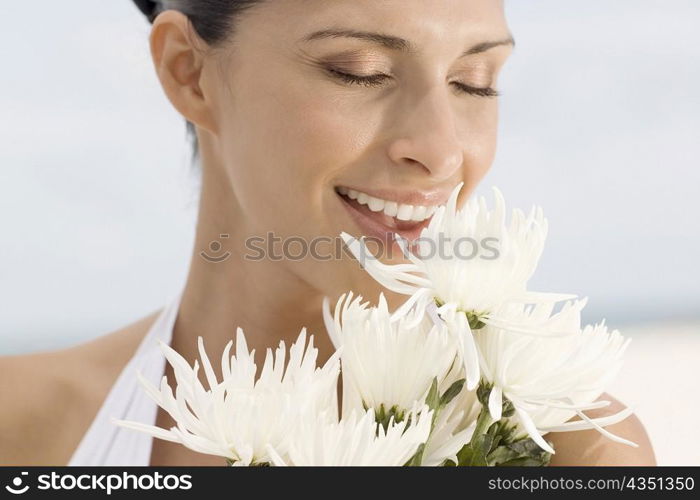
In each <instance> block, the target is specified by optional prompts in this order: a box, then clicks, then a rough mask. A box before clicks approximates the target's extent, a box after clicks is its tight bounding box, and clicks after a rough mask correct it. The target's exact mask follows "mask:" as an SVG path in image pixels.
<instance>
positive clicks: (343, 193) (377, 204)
mask: <svg viewBox="0 0 700 500" xmlns="http://www.w3.org/2000/svg"><path fill="white" fill-rule="evenodd" d="M335 192H336V194H337V195H338V197H339V198H340V200H341V201H342V202H343V205H344V206H345V207H346V209H347V210H348V212H349V213H350V216H351V217H352V218H353V220H354V221H355V223H356V224H357V225H358V226H360V229H361V230H362V233H363V234H364V235H366V236H372V237H375V238H379V239H380V240H382V241H384V242H387V243H388V242H390V241H392V240H393V239H394V238H393V235H394V234H395V233H398V234H399V235H400V236H401V237H403V238H405V239H407V240H409V241H414V240H416V239H417V238H418V237H419V236H420V234H421V232H422V231H423V229H425V228H426V227H427V226H428V224H429V223H430V220H431V218H432V216H433V214H434V213H435V212H436V210H437V209H438V207H439V206H440V205H409V204H405V203H398V202H397V201H392V200H386V199H382V198H377V197H375V196H371V195H369V194H367V193H364V192H362V191H358V190H354V189H350V188H347V187H344V186H338V187H336V188H335Z"/></svg>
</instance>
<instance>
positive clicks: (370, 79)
mask: <svg viewBox="0 0 700 500" xmlns="http://www.w3.org/2000/svg"><path fill="white" fill-rule="evenodd" d="M328 71H329V72H330V73H331V74H332V75H333V76H335V77H337V78H338V79H340V80H342V81H344V82H345V83H350V84H353V85H363V86H365V87H377V86H379V85H381V84H382V82H383V81H384V80H386V79H387V78H391V77H390V76H389V75H385V74H382V73H380V74H377V75H369V76H358V75H352V74H350V73H344V72H342V71H338V70H337V69H332V68H328ZM452 83H454V84H455V86H456V87H457V89H458V90H459V91H460V92H462V93H465V94H469V95H474V96H477V97H498V96H500V95H501V93H500V92H499V91H497V90H496V89H493V88H491V87H486V88H480V87H472V86H470V85H465V84H464V83H461V82H452Z"/></svg>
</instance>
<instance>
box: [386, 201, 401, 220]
mask: <svg viewBox="0 0 700 500" xmlns="http://www.w3.org/2000/svg"><path fill="white" fill-rule="evenodd" d="M384 213H385V214H387V215H388V216H389V217H396V214H397V213H399V205H398V203H396V202H395V201H387V202H386V203H385V204H384Z"/></svg>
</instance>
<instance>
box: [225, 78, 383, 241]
mask: <svg viewBox="0 0 700 500" xmlns="http://www.w3.org/2000/svg"><path fill="white" fill-rule="evenodd" d="M223 124H224V125H223V127H222V136H223V141H222V149H223V156H224V161H225V163H226V168H227V169H228V170H229V173H230V177H231V182H232V185H233V189H234V194H235V196H236V198H237V199H238V202H239V204H240V205H241V207H242V209H243V211H244V215H245V216H246V217H248V214H250V213H251V212H253V211H254V212H255V213H254V214H252V215H251V217H253V218H254V219H256V220H257V221H258V223H259V225H260V226H261V227H264V228H265V230H267V228H278V230H285V229H286V230H288V229H289V228H290V227H294V228H295V231H296V232H297V233H299V232H305V231H304V229H303V228H304V227H307V226H308V229H309V232H311V231H312V230H316V231H318V230H319V229H320V228H318V224H319V223H320V221H321V219H322V212H323V207H324V203H327V199H324V197H326V198H327V197H329V196H330V195H331V194H332V189H331V186H330V179H332V178H334V176H336V175H337V173H338V172H339V171H342V170H343V169H344V168H346V167H347V165H351V164H353V162H355V161H357V158H358V157H359V155H360V154H361V151H362V150H363V149H364V147H365V146H366V144H367V143H368V142H369V137H370V135H371V132H369V129H370V127H367V126H366V125H367V124H366V121H363V120H358V119H355V118H353V117H352V115H349V114H348V110H347V109H344V106H343V101H342V100H340V99H337V98H334V96H332V95H328V94H326V95H323V94H319V93H314V92H312V91H311V90H309V89H307V88H292V89H290V88H280V87H273V86H269V87H265V86H258V87H256V88H251V89H249V90H247V91H244V92H241V93H239V94H238V98H237V99H235V102H234V103H232V104H231V106H230V109H228V110H227V111H226V113H225V115H224V119H223ZM251 222H252V219H251Z"/></svg>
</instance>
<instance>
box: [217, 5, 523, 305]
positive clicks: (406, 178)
mask: <svg viewBox="0 0 700 500" xmlns="http://www.w3.org/2000/svg"><path fill="white" fill-rule="evenodd" d="M239 19H240V20H239V22H238V24H237V29H236V32H235V34H234V35H233V36H232V37H231V40H230V47H227V50H223V51H221V54H223V55H219V56H218V57H219V58H220V59H221V61H220V63H221V62H223V64H222V65H221V68H223V74H222V75H221V79H220V83H221V85H220V88H219V90H218V91H217V92H216V93H215V99H216V100H217V102H216V103H215V106H214V108H215V110H216V111H215V113H216V115H215V120H216V123H217V132H216V135H215V138H214V141H215V148H214V150H215V151H216V154H217V155H220V157H219V158H218V161H217V163H219V164H220V165H222V168H224V169H225V170H226V172H225V174H226V179H227V181H226V182H230V188H231V192H232V193H233V196H234V197H235V204H234V205H235V206H236V207H238V208H237V210H240V213H238V214H235V217H236V221H237V224H238V226H237V227H239V228H241V227H244V228H245V234H247V235H249V236H261V237H264V238H266V240H267V239H269V237H270V234H274V237H275V238H278V239H279V240H278V241H280V242H284V241H285V240H287V241H289V242H290V244H289V245H287V248H288V250H289V251H290V252H291V253H292V255H291V259H284V260H282V261H275V262H272V265H284V266H285V268H286V269H289V270H292V272H294V273H295V274H297V275H298V276H301V277H303V279H304V280H305V281H307V282H309V283H310V284H311V285H312V286H313V287H315V288H316V289H319V290H321V291H323V292H324V293H328V294H337V293H340V292H344V291H346V290H348V289H354V290H356V291H358V292H360V293H364V294H365V295H366V296H367V295H368V294H370V295H376V292H377V291H378V290H379V289H378V288H377V286H376V284H374V282H373V281H372V280H371V278H369V277H368V276H367V275H366V274H365V273H364V272H363V271H361V270H360V268H359V266H358V265H357V262H356V261H355V260H354V259H352V258H349V257H347V255H346V256H345V257H344V258H342V255H339V254H338V252H337V251H336V250H335V249H336V248H338V246H339V244H338V241H336V240H337V238H338V236H339V234H340V233H341V232H342V231H345V232H348V233H350V234H351V235H353V236H356V237H357V236H360V235H363V234H364V235H367V236H371V237H372V238H373V240H372V242H373V243H374V244H376V245H375V247H374V248H375V249H376V250H380V251H382V252H383V255H384V259H385V260H386V261H387V262H392V261H393V262H402V261H403V258H402V256H401V255H400V252H399V251H398V249H397V247H396V246H395V245H393V246H392V245H391V244H389V245H385V246H382V245H381V244H380V243H379V241H380V240H381V239H384V238H386V237H387V235H390V234H391V233H393V232H394V231H398V232H399V234H402V235H403V236H405V237H407V238H409V239H412V238H415V237H417V236H418V235H419V232H420V229H422V227H424V226H425V225H426V224H427V222H428V219H426V217H427V216H429V215H430V212H431V211H432V207H434V206H436V205H439V204H442V203H444V202H445V201H446V200H447V198H448V196H449V194H450V192H451V191H452V190H453V188H454V187H455V186H456V185H457V184H458V183H460V182H464V184H465V186H464V189H463V191H462V195H461V198H460V203H462V202H463V201H464V199H465V198H466V197H467V196H468V195H469V193H470V192H471V191H472V189H473V188H474V187H475V186H476V184H477V183H478V182H479V181H480V179H481V178H482V177H483V176H484V175H485V173H486V172H487V170H488V169H489V166H490V165H491V162H492V160H493V156H494V150H495V146H496V129H497V111H498V110H497V107H498V105H497V99H496V98H495V97H493V96H492V95H491V94H493V93H494V89H495V88H496V77H497V75H498V72H499V70H500V68H501V67H502V65H503V63H504V62H505V59H506V58H507V56H508V55H509V53H510V51H511V49H512V46H511V43H510V42H509V40H510V33H509V30H508V27H507V25H506V21H505V18H504V13H503V7H502V4H501V2H500V1H498V0H439V1H436V0H381V1H378V0H330V1H329V0H304V1H300V0H266V1H263V2H261V3H260V4H259V5H257V6H255V7H254V8H252V9H250V10H249V11H247V12H246V13H245V14H244V15H243V17H241V18H239ZM205 168H206V167H205ZM351 190H352V191H351ZM353 191H354V192H353ZM359 193H364V194H359ZM352 198H356V199H352ZM402 205H405V206H402ZM402 219H410V220H402ZM290 238H296V240H294V241H295V243H291V242H292V241H293V240H290ZM324 238H325V239H324ZM330 239H333V241H332V242H330ZM301 240H304V241H305V242H306V244H308V245H309V247H310V249H311V248H313V249H314V250H315V254H316V255H315V256H313V255H310V254H307V256H306V258H304V259H299V258H297V257H298V254H299V253H300V252H301V251H302V245H301V243H299V242H300V241H301ZM314 241H316V242H317V243H316V244H314V243H313V242H314ZM266 245H267V243H266V244H265V246H266ZM258 246H263V245H258ZM278 248H282V247H281V246H279V247H278ZM327 257H330V259H328V258H327ZM369 298H373V297H369Z"/></svg>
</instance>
